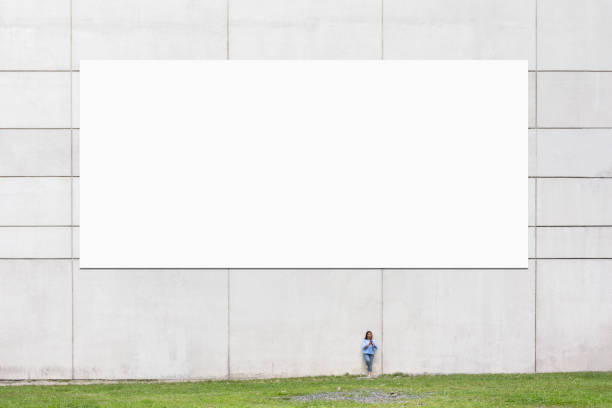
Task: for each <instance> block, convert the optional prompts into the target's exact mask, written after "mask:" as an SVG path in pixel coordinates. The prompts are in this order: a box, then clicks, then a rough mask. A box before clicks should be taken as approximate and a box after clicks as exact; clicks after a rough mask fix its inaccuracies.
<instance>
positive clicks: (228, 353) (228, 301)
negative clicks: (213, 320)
mask: <svg viewBox="0 0 612 408" xmlns="http://www.w3.org/2000/svg"><path fill="white" fill-rule="evenodd" d="M230 271H231V270H230V269H229V268H228V269H227V288H226V290H227V379H228V380H229V379H230V378H231V371H230Z"/></svg>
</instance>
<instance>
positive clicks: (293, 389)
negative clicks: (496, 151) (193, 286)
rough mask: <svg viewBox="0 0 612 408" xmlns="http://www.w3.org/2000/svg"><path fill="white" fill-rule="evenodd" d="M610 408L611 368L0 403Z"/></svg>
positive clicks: (1, 400) (143, 389)
mask: <svg viewBox="0 0 612 408" xmlns="http://www.w3.org/2000/svg"><path fill="white" fill-rule="evenodd" d="M374 390H378V391H383V392H385V393H387V392H389V393H390V392H394V393H396V395H397V394H398V393H399V394H405V395H406V396H407V397H406V398H409V399H405V400H403V401H395V402H389V403H380V402H374V403H361V402H355V401H353V400H334V401H322V400H315V401H306V402H302V401H297V400H294V399H292V397H294V396H299V395H305V394H315V393H327V392H334V393H338V394H336V395H339V394H351V393H352V395H355V394H364V395H365V394H367V393H368V392H370V391H374ZM357 406H361V407H363V406H385V407H413V406H419V407H612V373H563V374H520V375H518V374H517V375H436V376H424V375H423V376H407V375H399V374H398V375H385V376H381V377H378V378H375V379H370V380H368V379H363V378H359V377H355V376H348V375H347V376H341V377H308V378H292V379H273V380H249V381H204V382H189V383H154V384H151V383H138V382H125V383H120V384H100V385H53V386H18V387H14V386H9V387H0V407H3V408H4V407H19V408H29V407H32V408H34V407H36V408H39V407H63V408H64V407H66V408H68V407H70V408H77V407H113V408H114V407H122V408H123V407H125V408H127V407H130V408H142V407H159V408H161V407H189V408H191V407H198V408H206V407H357Z"/></svg>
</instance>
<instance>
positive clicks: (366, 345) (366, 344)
mask: <svg viewBox="0 0 612 408" xmlns="http://www.w3.org/2000/svg"><path fill="white" fill-rule="evenodd" d="M372 344H373V345H374V347H372V346H371V345H370V340H368V339H363V341H362V342H361V351H362V352H363V354H374V352H375V351H376V350H378V344H376V340H372Z"/></svg>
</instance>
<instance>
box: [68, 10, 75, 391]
mask: <svg viewBox="0 0 612 408" xmlns="http://www.w3.org/2000/svg"><path fill="white" fill-rule="evenodd" d="M69 64H70V74H69V75H70V329H71V333H70V378H72V379H74V159H73V157H74V152H73V148H74V146H73V143H72V138H73V132H74V131H73V129H72V128H73V126H74V124H73V123H72V120H73V118H72V111H73V106H72V104H73V103H74V100H73V97H72V0H70V61H69Z"/></svg>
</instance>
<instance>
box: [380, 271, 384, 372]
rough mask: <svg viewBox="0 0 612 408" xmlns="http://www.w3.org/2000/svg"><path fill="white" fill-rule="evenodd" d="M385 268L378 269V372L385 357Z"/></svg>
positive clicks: (381, 369) (382, 366)
mask: <svg viewBox="0 0 612 408" xmlns="http://www.w3.org/2000/svg"><path fill="white" fill-rule="evenodd" d="M384 294H385V270H384V269H381V270H380V373H381V374H384V373H385V366H384V364H385V359H384V358H383V353H384V352H385V343H384V342H385V320H384V315H385V314H384V308H385V297H384Z"/></svg>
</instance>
